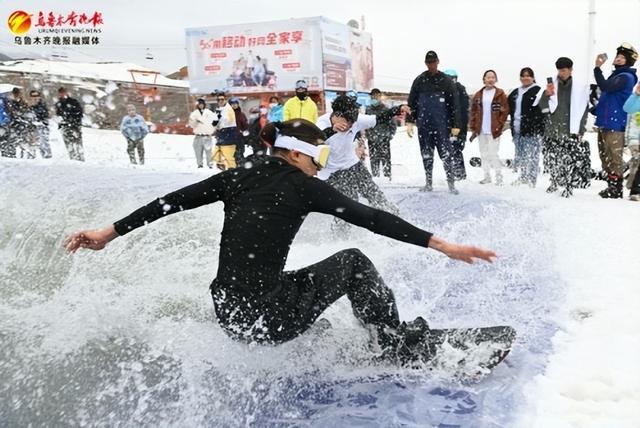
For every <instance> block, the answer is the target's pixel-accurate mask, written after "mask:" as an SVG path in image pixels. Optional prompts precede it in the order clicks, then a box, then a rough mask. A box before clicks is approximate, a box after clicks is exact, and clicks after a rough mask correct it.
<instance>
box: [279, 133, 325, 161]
mask: <svg viewBox="0 0 640 428" xmlns="http://www.w3.org/2000/svg"><path fill="white" fill-rule="evenodd" d="M273 147H280V148H281V149H287V150H297V151H299V152H300V153H304V154H305V155H309V156H311V157H312V158H318V157H319V156H320V148H319V147H318V146H315V145H313V144H310V143H307V142H306V141H302V140H298V139H297V138H295V137H290V136H288V135H280V134H278V136H277V137H276V142H275V143H273Z"/></svg>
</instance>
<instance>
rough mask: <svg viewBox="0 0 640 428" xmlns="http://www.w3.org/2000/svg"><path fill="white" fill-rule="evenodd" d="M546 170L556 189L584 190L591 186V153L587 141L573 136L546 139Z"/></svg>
mask: <svg viewBox="0 0 640 428" xmlns="http://www.w3.org/2000/svg"><path fill="white" fill-rule="evenodd" d="M544 146H545V147H546V155H547V168H548V170H549V174H550V175H551V182H552V183H553V184H555V185H556V186H558V187H566V188H568V189H572V188H573V189H575V188H579V189H584V188H586V187H589V186H590V184H591V152H590V149H589V143H588V142H587V141H579V139H578V138H577V137H575V136H565V137H558V138H546V139H545V141H544Z"/></svg>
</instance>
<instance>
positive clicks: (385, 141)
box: [365, 88, 397, 179]
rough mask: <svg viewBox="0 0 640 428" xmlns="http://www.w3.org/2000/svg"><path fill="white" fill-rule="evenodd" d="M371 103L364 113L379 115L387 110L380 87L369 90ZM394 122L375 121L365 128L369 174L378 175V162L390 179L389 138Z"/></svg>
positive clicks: (394, 131)
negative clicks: (372, 125) (367, 143)
mask: <svg viewBox="0 0 640 428" xmlns="http://www.w3.org/2000/svg"><path fill="white" fill-rule="evenodd" d="M370 95H371V104H370V105H369V106H368V107H367V109H366V114H371V115H373V116H379V115H380V114H382V113H384V112H386V111H387V110H389V108H388V107H387V106H385V105H384V104H383V103H382V92H380V89H378V88H374V89H372V90H371V93H370ZM396 128H397V126H396V124H395V122H393V120H390V121H382V122H379V123H376V126H374V127H373V128H371V129H367V130H366V131H365V132H366V134H367V141H368V142H369V159H370V161H371V175H373V176H374V177H379V176H380V164H382V174H383V175H384V176H385V177H387V178H388V179H391V140H392V139H393V136H394V135H395V134H396Z"/></svg>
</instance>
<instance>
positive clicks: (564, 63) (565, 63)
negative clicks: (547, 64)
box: [556, 56, 573, 70]
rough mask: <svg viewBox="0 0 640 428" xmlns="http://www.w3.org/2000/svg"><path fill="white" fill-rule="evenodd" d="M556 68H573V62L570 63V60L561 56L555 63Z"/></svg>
mask: <svg viewBox="0 0 640 428" xmlns="http://www.w3.org/2000/svg"><path fill="white" fill-rule="evenodd" d="M556 68H557V69H558V70H560V69H562V68H573V61H571V58H567V57H566V56H561V57H560V58H558V60H557V61H556Z"/></svg>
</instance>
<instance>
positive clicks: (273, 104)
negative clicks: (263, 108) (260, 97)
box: [269, 103, 278, 108]
mask: <svg viewBox="0 0 640 428" xmlns="http://www.w3.org/2000/svg"><path fill="white" fill-rule="evenodd" d="M277 105H278V103H271V104H269V108H274V107H275V106H277Z"/></svg>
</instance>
